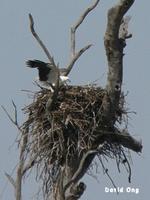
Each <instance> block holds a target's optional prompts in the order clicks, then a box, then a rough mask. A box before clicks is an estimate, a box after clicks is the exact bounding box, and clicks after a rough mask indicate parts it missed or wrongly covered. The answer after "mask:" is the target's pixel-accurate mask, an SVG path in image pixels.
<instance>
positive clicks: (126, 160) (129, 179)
mask: <svg viewBox="0 0 150 200" xmlns="http://www.w3.org/2000/svg"><path fill="white" fill-rule="evenodd" d="M122 154H123V156H124V158H125V162H126V163H127V165H128V169H129V176H128V181H129V183H131V174H132V172H131V167H130V163H129V161H128V159H127V157H126V155H125V153H124V151H123V150H122Z"/></svg>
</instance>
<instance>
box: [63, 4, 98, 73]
mask: <svg viewBox="0 0 150 200" xmlns="http://www.w3.org/2000/svg"><path fill="white" fill-rule="evenodd" d="M99 1H100V0H96V1H95V2H94V3H93V4H92V5H91V6H89V7H88V8H87V9H86V10H85V11H84V13H83V14H82V15H81V16H80V17H79V19H78V20H77V22H76V23H75V24H74V25H73V26H72V27H71V30H70V43H71V48H70V52H71V60H70V62H69V64H68V65H67V66H66V73H65V75H68V74H69V73H70V71H71V70H72V68H73V66H74V64H75V62H76V61H77V60H78V58H79V57H80V56H81V55H82V54H83V53H84V52H85V51H86V50H88V49H89V48H90V47H91V46H92V45H91V44H89V45H87V46H85V47H84V48H82V49H81V50H80V51H78V52H77V53H76V31H77V29H78V27H79V26H80V25H81V24H82V22H83V21H84V19H85V18H86V16H87V15H88V14H89V13H90V12H91V11H92V10H93V9H94V8H95V7H96V6H97V5H98V3H99Z"/></svg>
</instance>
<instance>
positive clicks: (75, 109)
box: [22, 85, 124, 187]
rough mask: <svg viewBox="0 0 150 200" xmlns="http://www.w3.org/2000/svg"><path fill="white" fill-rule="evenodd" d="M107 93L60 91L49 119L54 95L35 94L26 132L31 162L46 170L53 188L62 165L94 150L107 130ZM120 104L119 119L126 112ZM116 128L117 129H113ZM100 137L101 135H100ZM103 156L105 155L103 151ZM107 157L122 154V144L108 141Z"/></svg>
mask: <svg viewBox="0 0 150 200" xmlns="http://www.w3.org/2000/svg"><path fill="white" fill-rule="evenodd" d="M105 94H106V91H105V90H104V89H102V88H101V87H97V86H95V85H93V86H91V85H90V86H64V87H62V88H60V90H59V92H58V95H57V98H56V100H55V102H53V106H52V109H51V111H50V112H49V116H47V114H46V104H47V101H48V99H49V98H50V96H51V92H50V91H49V90H46V89H43V90H41V91H39V92H37V93H35V94H34V98H33V102H32V103H31V104H30V105H29V106H27V107H25V108H24V112H25V113H26V114H28V118H27V120H26V122H25V123H24V124H23V126H22V129H23V130H27V134H28V143H27V147H26V154H27V158H28V160H30V159H31V157H32V158H34V162H33V163H32V164H33V165H35V164H37V166H38V167H39V168H40V169H42V170H41V173H42V174H43V173H44V174H45V175H43V179H44V181H45V182H46V181H47V182H48V183H49V185H48V186H49V187H50V186H52V183H51V181H52V182H54V181H55V179H56V178H57V175H58V171H59V168H60V166H61V165H63V164H64V163H67V164H68V165H70V164H71V163H72V162H74V161H75V160H77V158H79V157H80V156H82V155H83V154H84V152H87V150H90V149H93V148H94V146H93V145H94V144H95V141H96V138H97V134H96V133H95V130H107V128H108V127H107V126H106V124H105V123H104V119H103V97H104V95H105ZM122 106H123V104H122V103H121V104H120V108H119V110H118V112H117V113H118V116H116V117H117V118H118V120H120V119H121V115H122V113H123V112H124V111H123V108H122ZM112 129H113V127H112ZM99 134H100V133H99ZM101 154H102V152H101ZM104 154H105V155H106V154H107V155H108V156H109V157H115V158H116V156H117V155H119V158H120V155H121V147H120V146H119V145H115V144H111V143H108V142H106V144H105V145H104Z"/></svg>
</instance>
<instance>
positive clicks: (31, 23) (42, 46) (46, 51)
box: [29, 14, 55, 65]
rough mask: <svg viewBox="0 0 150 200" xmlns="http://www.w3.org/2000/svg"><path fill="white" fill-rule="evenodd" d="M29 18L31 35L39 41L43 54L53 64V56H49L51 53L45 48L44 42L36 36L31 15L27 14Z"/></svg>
mask: <svg viewBox="0 0 150 200" xmlns="http://www.w3.org/2000/svg"><path fill="white" fill-rule="evenodd" d="M29 20H30V30H31V33H32V34H33V36H34V37H35V39H36V40H37V42H38V43H39V45H40V46H41V48H42V49H43V51H44V52H45V54H46V55H47V57H48V59H49V61H50V63H52V64H54V65H55V63H54V60H53V57H52V56H51V54H50V53H49V51H48V49H47V48H46V46H45V45H44V43H43V42H42V40H41V39H40V37H39V36H38V34H37V33H36V32H35V30H34V20H33V17H32V15H31V14H29Z"/></svg>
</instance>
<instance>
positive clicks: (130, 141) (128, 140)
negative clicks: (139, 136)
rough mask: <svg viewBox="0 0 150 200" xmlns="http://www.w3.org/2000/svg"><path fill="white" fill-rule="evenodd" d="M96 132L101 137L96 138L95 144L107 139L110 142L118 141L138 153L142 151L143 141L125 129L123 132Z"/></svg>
mask: <svg viewBox="0 0 150 200" xmlns="http://www.w3.org/2000/svg"><path fill="white" fill-rule="evenodd" d="M95 134H96V135H99V137H98V138H97V139H96V141H95V144H93V145H96V144H101V143H103V142H104V141H107V142H109V143H117V144H119V145H122V146H124V147H126V148H128V149H131V150H133V151H135V152H137V153H138V152H141V151H142V144H141V142H139V141H137V140H136V139H134V138H133V137H132V136H130V135H129V133H128V132H126V131H125V130H124V131H122V132H118V131H117V132H114V133H113V132H109V131H95Z"/></svg>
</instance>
